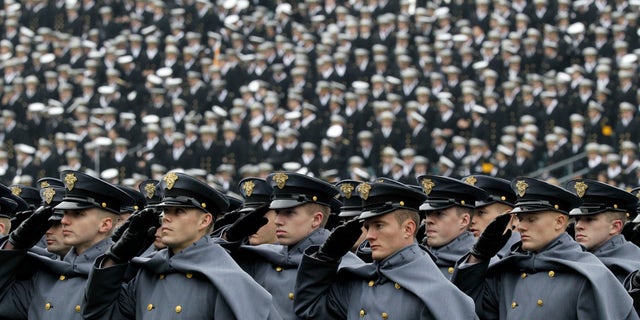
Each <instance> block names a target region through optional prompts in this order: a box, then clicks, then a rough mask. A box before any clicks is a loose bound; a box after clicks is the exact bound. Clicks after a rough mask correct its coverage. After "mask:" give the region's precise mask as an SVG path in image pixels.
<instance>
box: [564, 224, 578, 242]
mask: <svg viewBox="0 0 640 320" xmlns="http://www.w3.org/2000/svg"><path fill="white" fill-rule="evenodd" d="M564 232H566V233H567V234H568V235H569V236H571V239H575V238H576V224H575V222H571V223H569V224H568V225H567V229H565V230H564Z"/></svg>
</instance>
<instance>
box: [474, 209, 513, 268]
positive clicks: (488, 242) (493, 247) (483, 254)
mask: <svg viewBox="0 0 640 320" xmlns="http://www.w3.org/2000/svg"><path fill="white" fill-rule="evenodd" d="M510 220H511V215H510V214H508V213H507V214H503V215H500V216H498V217H497V218H495V220H493V221H491V223H489V225H488V226H487V228H486V229H484V231H483V232H482V234H481V235H480V237H479V238H478V242H476V244H475V245H473V248H471V254H472V255H473V256H474V257H476V258H478V259H480V260H485V261H486V260H489V259H491V258H492V257H493V256H495V255H496V253H498V251H500V249H502V247H504V245H505V244H506V243H507V241H509V238H510V237H511V229H507V231H506V232H505V228H507V225H508V224H509V221H510Z"/></svg>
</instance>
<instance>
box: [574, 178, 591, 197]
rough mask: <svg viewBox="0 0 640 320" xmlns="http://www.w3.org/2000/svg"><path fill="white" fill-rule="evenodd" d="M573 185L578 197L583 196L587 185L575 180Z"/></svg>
mask: <svg viewBox="0 0 640 320" xmlns="http://www.w3.org/2000/svg"><path fill="white" fill-rule="evenodd" d="M573 187H574V188H575V189H576V194H577V195H578V197H580V198H582V197H583V196H584V193H585V192H587V188H589V186H588V185H587V184H586V183H584V182H583V181H578V182H576V184H575V185H574V186H573Z"/></svg>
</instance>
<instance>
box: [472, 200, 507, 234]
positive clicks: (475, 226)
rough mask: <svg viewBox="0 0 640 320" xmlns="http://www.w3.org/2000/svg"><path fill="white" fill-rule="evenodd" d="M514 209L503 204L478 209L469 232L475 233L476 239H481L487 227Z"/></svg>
mask: <svg viewBox="0 0 640 320" xmlns="http://www.w3.org/2000/svg"><path fill="white" fill-rule="evenodd" d="M511 209H512V208H511V207H509V206H507V205H505V204H502V203H492V204H490V205H488V206H484V207H480V208H476V209H475V210H474V211H473V217H472V218H471V226H470V227H469V231H471V232H473V236H474V237H476V238H477V237H479V236H480V234H481V233H482V231H484V229H486V228H487V225H488V224H489V223H490V222H491V221H493V219H495V218H496V217H497V216H499V215H500V214H502V213H504V212H507V211H509V210H511Z"/></svg>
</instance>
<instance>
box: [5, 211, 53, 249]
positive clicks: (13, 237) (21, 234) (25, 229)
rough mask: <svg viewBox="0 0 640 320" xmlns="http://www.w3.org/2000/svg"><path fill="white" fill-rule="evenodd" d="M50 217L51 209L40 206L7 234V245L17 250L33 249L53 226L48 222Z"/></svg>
mask: <svg viewBox="0 0 640 320" xmlns="http://www.w3.org/2000/svg"><path fill="white" fill-rule="evenodd" d="M52 215H53V207H50V206H41V207H40V208H38V209H37V210H36V211H35V212H34V213H33V214H32V215H31V216H30V217H28V218H26V219H25V220H24V222H22V223H21V224H20V225H19V226H18V227H17V228H16V229H15V230H13V231H12V232H11V234H9V243H11V245H12V246H13V248H14V249H18V250H26V249H29V248H31V247H33V246H34V245H35V244H36V243H38V241H40V239H41V238H42V236H44V234H45V233H46V232H47V230H49V228H50V227H51V225H52V224H53V223H52V222H51V221H49V218H50V217H51V216H52Z"/></svg>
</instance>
